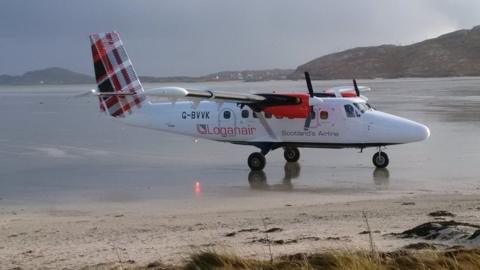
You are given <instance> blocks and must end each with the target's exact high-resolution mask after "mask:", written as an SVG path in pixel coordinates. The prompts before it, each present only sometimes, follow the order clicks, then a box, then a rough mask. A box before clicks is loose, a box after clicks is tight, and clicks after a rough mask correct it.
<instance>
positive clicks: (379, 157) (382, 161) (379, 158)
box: [372, 148, 389, 168]
mask: <svg viewBox="0 0 480 270" xmlns="http://www.w3.org/2000/svg"><path fill="white" fill-rule="evenodd" d="M372 162H373V165H375V167H377V168H386V167H387V166H388V162H389V160H388V156H387V154H386V153H385V152H382V150H381V148H379V149H378V152H377V153H375V154H374V155H373V158H372Z"/></svg>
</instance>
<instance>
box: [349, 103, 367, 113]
mask: <svg viewBox="0 0 480 270" xmlns="http://www.w3.org/2000/svg"><path fill="white" fill-rule="evenodd" d="M353 105H354V106H355V107H356V108H357V109H358V110H359V111H360V112H361V113H364V112H366V111H368V110H370V109H371V107H370V105H369V104H368V103H353Z"/></svg>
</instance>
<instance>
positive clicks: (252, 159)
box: [248, 152, 267, 171]
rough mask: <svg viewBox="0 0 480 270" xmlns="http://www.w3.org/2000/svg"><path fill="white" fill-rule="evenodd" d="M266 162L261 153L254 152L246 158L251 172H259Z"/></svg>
mask: <svg viewBox="0 0 480 270" xmlns="http://www.w3.org/2000/svg"><path fill="white" fill-rule="evenodd" d="M266 163H267V161H266V160H265V156H264V155H263V154H262V153H259V152H255V153H252V154H250V156H248V167H250V169H251V170H252V171H261V170H263V168H265V164H266Z"/></svg>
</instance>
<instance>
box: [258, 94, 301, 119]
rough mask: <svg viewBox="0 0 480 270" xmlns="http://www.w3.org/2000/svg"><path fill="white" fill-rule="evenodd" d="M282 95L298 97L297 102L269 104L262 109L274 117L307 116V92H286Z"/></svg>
mask: <svg viewBox="0 0 480 270" xmlns="http://www.w3.org/2000/svg"><path fill="white" fill-rule="evenodd" d="M282 95H285V96H292V97H297V98H299V99H300V103H299V104H294V105H277V106H269V107H266V108H264V109H263V111H264V112H266V113H271V114H273V115H274V116H276V117H279V118H280V117H288V118H307V116H308V114H309V112H310V105H309V103H308V100H309V98H310V95H309V94H304V93H288V94H284V93H282Z"/></svg>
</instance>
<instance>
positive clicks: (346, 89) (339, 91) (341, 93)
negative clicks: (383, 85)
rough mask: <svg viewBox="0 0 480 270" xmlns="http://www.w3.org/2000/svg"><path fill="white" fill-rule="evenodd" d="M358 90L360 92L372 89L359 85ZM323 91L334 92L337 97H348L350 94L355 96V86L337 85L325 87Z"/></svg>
mask: <svg viewBox="0 0 480 270" xmlns="http://www.w3.org/2000/svg"><path fill="white" fill-rule="evenodd" d="M358 90H359V91H360V93H362V92H366V91H370V90H372V89H371V88H370V87H367V86H359V87H358ZM325 93H327V94H334V95H335V96H337V97H348V96H351V95H353V96H356V93H355V88H354V87H353V86H337V87H333V88H330V89H327V90H326V91H325Z"/></svg>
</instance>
